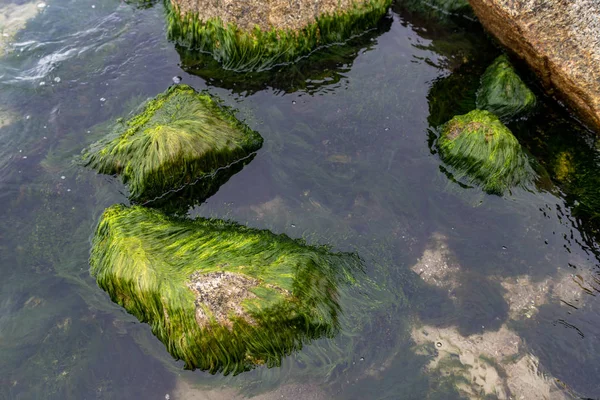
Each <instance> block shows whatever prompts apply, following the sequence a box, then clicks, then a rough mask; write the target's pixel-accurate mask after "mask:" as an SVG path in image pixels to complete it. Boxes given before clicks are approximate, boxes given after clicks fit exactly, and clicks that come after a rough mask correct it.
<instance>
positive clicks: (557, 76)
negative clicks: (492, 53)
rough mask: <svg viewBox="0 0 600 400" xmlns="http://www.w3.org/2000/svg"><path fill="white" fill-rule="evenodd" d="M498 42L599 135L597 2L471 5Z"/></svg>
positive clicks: (481, 0)
mask: <svg viewBox="0 0 600 400" xmlns="http://www.w3.org/2000/svg"><path fill="white" fill-rule="evenodd" d="M470 3H471V6H472V7H473V10H474V11H475V14H476V15H477V17H478V18H479V20H480V21H481V22H482V24H483V25H484V26H485V28H486V29H487V30H489V31H490V32H491V33H492V34H493V35H494V36H496V38H498V40H499V41H500V42H501V43H502V44H503V45H504V46H506V47H508V48H509V49H511V50H512V51H513V52H515V53H516V54H517V55H518V56H520V57H521V58H522V59H524V60H525V61H526V62H527V63H528V64H529V66H530V67H531V68H532V69H533V70H534V71H535V72H536V73H537V75H538V76H539V77H540V79H541V81H542V83H543V84H544V85H545V86H546V88H547V89H551V90H552V89H556V90H557V91H558V92H559V94H560V95H561V97H562V98H563V99H564V100H566V102H567V103H568V104H569V105H570V106H571V107H573V108H574V109H576V110H577V111H578V112H579V114H580V115H581V116H582V117H583V118H584V119H586V121H588V122H589V123H590V124H591V125H592V126H593V127H595V128H596V129H597V130H600V41H599V40H598V38H599V37H600V19H599V18H598V15H600V3H599V2H598V1H597V0H555V1H547V0H524V1H507V0H470Z"/></svg>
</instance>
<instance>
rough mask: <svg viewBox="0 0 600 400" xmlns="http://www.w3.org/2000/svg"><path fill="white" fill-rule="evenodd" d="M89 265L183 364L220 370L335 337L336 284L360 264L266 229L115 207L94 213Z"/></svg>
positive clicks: (275, 361)
mask: <svg viewBox="0 0 600 400" xmlns="http://www.w3.org/2000/svg"><path fill="white" fill-rule="evenodd" d="M90 264H91V273H92V275H93V276H94V277H96V279H97V282H98V285H99V286H100V287H101V288H103V289H104V290H106V291H107V292H108V294H109V295H110V297H111V299H112V300H113V301H115V302H116V303H118V304H120V305H122V306H123V307H125V309H127V311H129V312H130V313H131V314H133V315H135V316H136V317H137V318H138V319H139V320H140V321H142V322H147V323H148V324H149V325H150V326H151V327H152V332H153V333H154V334H155V335H156V336H157V337H158V338H159V339H160V340H161V341H162V342H163V343H164V344H165V345H166V347H167V350H168V351H169V352H170V353H171V354H172V355H173V356H174V357H176V358H177V359H181V360H183V361H184V362H185V366H186V368H191V369H193V368H199V369H202V370H208V371H210V372H211V373H216V372H219V371H222V372H223V373H225V374H228V373H234V374H235V373H239V372H242V371H246V370H249V369H252V368H253V367H254V366H256V365H261V364H266V365H267V366H276V365H279V363H280V362H281V358H282V357H283V356H286V355H288V354H290V353H291V352H293V351H294V350H298V349H300V348H301V347H302V344H303V343H305V342H307V341H310V340H311V339H316V338H319V337H330V336H332V335H333V334H335V333H336V331H337V329H338V325H339V323H338V316H339V313H340V312H341V310H340V305H339V304H338V296H339V294H340V290H342V289H341V285H346V284H349V283H350V282H351V281H352V280H353V277H352V276H353V272H354V271H355V270H356V269H357V268H360V260H359V258H358V257H357V256H355V255H352V254H347V253H331V252H329V251H328V250H327V249H326V248H323V247H311V246H307V245H306V244H304V243H303V242H300V241H297V240H292V239H290V238H288V237H287V236H284V235H275V234H273V233H271V232H269V231H266V230H256V229H250V228H247V227H244V226H240V225H237V224H235V223H231V222H225V221H221V220H207V219H197V220H185V219H178V218H175V217H168V216H166V215H165V214H163V213H161V212H159V211H157V210H152V209H147V208H144V207H140V206H134V207H131V208H126V207H124V206H120V205H118V206H113V207H111V208H109V209H107V210H106V211H105V212H104V215H103V216H102V219H101V221H100V223H99V226H98V229H97V231H96V235H95V237H94V240H93V248H92V253H91V258H90Z"/></svg>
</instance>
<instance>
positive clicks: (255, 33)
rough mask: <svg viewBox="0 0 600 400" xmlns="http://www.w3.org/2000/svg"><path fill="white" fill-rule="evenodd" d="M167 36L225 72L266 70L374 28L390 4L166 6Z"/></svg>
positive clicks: (328, 0)
mask: <svg viewBox="0 0 600 400" xmlns="http://www.w3.org/2000/svg"><path fill="white" fill-rule="evenodd" d="M165 3H166V5H167V8H168V10H169V11H168V16H167V21H168V36H169V38H170V39H172V40H175V41H176V42H178V43H179V44H180V45H183V46H185V47H188V48H192V49H194V50H198V51H203V52H208V53H211V54H212V55H213V57H214V58H215V59H216V60H217V61H219V62H221V63H222V65H223V67H224V68H226V69H232V70H237V71H242V70H243V71H247V70H264V69H268V68H271V67H273V66H275V65H279V64H284V63H290V62H294V61H296V60H298V59H299V58H300V57H302V56H305V55H307V54H308V53H310V52H311V51H313V50H315V49H316V48H317V47H319V46H323V45H328V44H332V43H339V42H342V41H344V40H346V39H348V38H350V37H351V36H353V35H357V34H360V33H363V32H364V31H366V30H368V29H371V28H374V27H375V26H376V25H377V23H378V22H379V20H380V19H381V18H382V17H383V16H384V15H385V14H386V12H387V9H388V7H389V6H390V4H391V0H310V1H308V0H299V1H294V2H290V1H283V0H264V1H257V0H244V1H236V0H218V1H217V0H210V1H198V0H165Z"/></svg>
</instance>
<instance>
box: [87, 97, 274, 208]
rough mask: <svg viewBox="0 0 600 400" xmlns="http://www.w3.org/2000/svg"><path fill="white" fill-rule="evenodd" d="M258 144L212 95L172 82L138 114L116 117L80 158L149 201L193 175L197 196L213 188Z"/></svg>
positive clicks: (136, 196) (191, 180)
mask: <svg viewBox="0 0 600 400" xmlns="http://www.w3.org/2000/svg"><path fill="white" fill-rule="evenodd" d="M261 146H262V138H261V136H260V135H259V134H258V133H257V132H255V131H252V130H251V129H250V128H248V126H246V125H245V124H243V123H242V122H240V121H239V120H237V119H236V118H235V116H234V115H233V113H232V112H231V111H230V110H229V109H227V108H225V107H223V106H221V105H220V104H219V103H218V102H217V100H215V99H214V98H213V97H212V96H210V95H209V94H207V93H197V92H196V91H195V90H194V89H192V88H191V87H189V86H187V85H175V86H172V87H170V88H169V89H168V90H167V91H165V92H164V93H161V94H160V95H158V96H157V97H156V98H154V99H153V100H151V101H149V102H148V103H147V104H146V105H145V107H144V109H143V110H142V112H141V113H139V114H138V115H136V116H134V117H132V118H131V119H129V120H128V121H117V123H116V124H115V125H114V126H113V127H112V133H111V134H110V135H109V136H108V138H107V139H106V140H104V141H100V142H98V143H96V144H95V145H93V146H92V148H91V149H90V150H88V151H87V152H86V153H85V154H84V160H85V163H86V165H87V166H90V167H92V168H93V169H95V170H97V171H98V172H100V173H103V174H110V175H120V176H121V177H122V179H123V182H124V183H126V184H127V185H128V186H129V190H130V194H131V198H132V199H134V200H151V199H153V198H156V197H159V196H163V195H164V194H165V193H167V192H169V191H173V190H179V189H181V188H183V187H184V186H185V185H188V184H190V183H194V182H197V181H199V180H202V185H200V186H202V188H201V189H202V192H203V193H199V194H198V193H197V195H199V196H201V197H202V195H204V196H208V195H210V194H212V193H214V191H216V189H217V188H218V186H219V184H220V182H221V183H222V180H220V179H218V178H222V176H221V175H222V174H223V171H224V170H228V169H229V168H230V166H232V165H233V164H238V163H240V162H243V161H244V160H245V159H248V158H249V157H251V155H252V153H253V152H255V151H256V150H258V149H259V148H260V147H261ZM227 178H228V177H227ZM195 186H198V185H197V184H196V185H195ZM196 190H197V188H196Z"/></svg>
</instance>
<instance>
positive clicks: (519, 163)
mask: <svg viewBox="0 0 600 400" xmlns="http://www.w3.org/2000/svg"><path fill="white" fill-rule="evenodd" d="M437 146H438V149H439V152H440V157H441V158H442V160H443V161H444V162H445V163H446V164H448V165H449V166H451V167H452V168H453V175H454V177H455V178H456V179H458V180H463V178H464V179H465V180H466V181H467V183H468V184H477V185H480V186H481V187H482V188H483V190H485V191H486V192H488V193H491V194H498V195H502V194H503V193H504V192H505V191H507V190H510V189H511V188H512V187H515V186H526V185H527V184H528V183H530V182H531V181H533V179H534V176H535V173H534V171H533V169H532V167H531V165H530V163H529V158H528V156H527V154H525V152H524V151H523V149H522V147H521V145H520V144H519V142H518V141H517V139H516V138H515V137H514V136H513V134H512V133H511V132H510V130H509V129H508V128H507V127H506V126H504V124H502V122H500V120H499V119H498V117H496V116H495V115H494V114H492V113H490V112H488V111H483V110H474V111H471V112H470V113H468V114H465V115H459V116H456V117H454V118H453V119H451V120H450V121H449V122H447V123H446V124H444V125H443V126H442V127H441V133H440V137H439V138H438V141H437Z"/></svg>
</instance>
